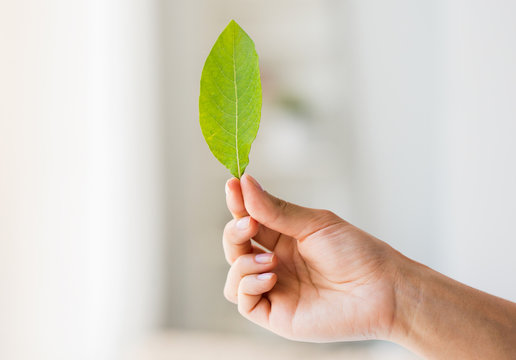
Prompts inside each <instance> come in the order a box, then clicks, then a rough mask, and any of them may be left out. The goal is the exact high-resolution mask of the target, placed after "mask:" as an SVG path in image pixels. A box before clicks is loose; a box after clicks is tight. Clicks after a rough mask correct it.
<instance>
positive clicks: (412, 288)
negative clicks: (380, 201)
mask: <svg viewBox="0 0 516 360" xmlns="http://www.w3.org/2000/svg"><path fill="white" fill-rule="evenodd" d="M226 194H227V196H226V202H227V206H228V209H229V210H230V212H231V213H232V215H233V220H231V221H230V222H229V223H228V224H227V225H226V227H225V229H224V235H223V246H224V253H225V256H226V259H227V261H228V263H229V264H230V265H231V268H230V270H229V272H228V276H227V281H226V284H225V287H224V295H225V297H226V298H227V299H228V300H229V301H231V302H233V303H235V304H237V305H238V311H239V312H240V313H241V314H242V315H243V316H244V317H246V318H247V319H249V320H250V321H252V322H254V323H256V324H258V325H260V326H262V327H264V328H266V329H268V330H270V331H272V332H274V333H276V334H278V335H280V336H282V337H285V338H288V339H291V340H297V341H310V342H330V341H347V340H363V339H384V340H390V341H394V342H397V343H399V344H401V345H403V346H405V347H407V348H409V349H411V350H413V351H414V352H416V353H418V354H420V355H423V356H425V357H429V358H436V359H437V358H442V359H449V358H461V359H462V358H471V359H476V358H478V359H486V358H489V359H498V358H500V359H506V358H507V359H509V358H516V304H514V303H512V302H509V301H506V300H503V299H500V298H497V297H495V296H492V295H489V294H486V293H483V292H481V291H478V290H475V289H472V288H469V287H467V286H465V285H463V284H460V283H458V282H456V281H454V280H452V279H449V278H447V277H445V276H444V275H442V274H439V273H437V272H435V271H433V270H432V269H430V268H428V267H425V266H423V265H421V264H419V263H416V262H414V261H412V260H410V259H408V258H407V257H405V256H403V255H402V254H400V253H399V252H397V251H396V250H394V249H393V248H391V247H390V246H389V245H388V244H386V243H385V242H383V241H381V240H379V239H377V238H375V237H374V236H372V235H370V234H368V233H366V232H364V231H362V230H360V229H359V228H357V227H355V226H353V225H351V224H349V223H348V222H346V221H345V220H343V219H341V218H339V217H338V216H337V215H335V214H333V213H332V212H330V211H327V210H318V209H310V208H305V207H301V206H297V205H294V204H291V203H288V202H286V201H283V200H281V199H278V198H276V197H274V196H272V195H270V194H268V193H267V192H266V191H263V190H262V188H261V186H260V185H259V184H258V182H257V181H256V180H255V179H254V178H252V177H251V176H250V175H247V174H245V175H244V176H243V177H242V178H241V180H238V179H235V178H233V179H230V180H228V182H227V183H226ZM251 239H253V241H251ZM264 249H266V250H264Z"/></svg>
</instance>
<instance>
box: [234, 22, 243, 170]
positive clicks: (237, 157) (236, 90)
mask: <svg viewBox="0 0 516 360" xmlns="http://www.w3.org/2000/svg"><path fill="white" fill-rule="evenodd" d="M235 41H236V26H234V25H233V83H234V86H235V151H236V160H237V169H238V178H240V177H241V176H242V173H241V172H240V159H239V156H238V87H237V86H238V85H237V77H236V57H235Z"/></svg>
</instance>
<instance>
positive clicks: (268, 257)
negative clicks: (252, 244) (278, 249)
mask: <svg viewBox="0 0 516 360" xmlns="http://www.w3.org/2000/svg"><path fill="white" fill-rule="evenodd" d="M273 256H274V254H272V253H263V254H258V255H256V256H255V257H254V261H256V262H257V263H258V264H270V263H271V262H272V257H273Z"/></svg>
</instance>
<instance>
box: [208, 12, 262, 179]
mask: <svg viewBox="0 0 516 360" xmlns="http://www.w3.org/2000/svg"><path fill="white" fill-rule="evenodd" d="M261 108H262V86H261V83H260V68H259V66H258V54H257V53H256V50H255V48H254V42H253V40H251V38H250V37H249V36H248V35H247V34H246V33H245V31H244V30H242V28H241V27H240V26H239V25H238V24H237V23H236V22H235V21H233V20H232V21H231V22H230V23H229V25H228V26H227V27H226V28H225V29H224V31H223V32H222V34H220V36H219V38H218V39H217V41H216V42H215V45H213V48H212V49H211V52H210V54H209V55H208V58H207V59H206V63H205V64H204V68H203V70H202V76H201V94H200V96H199V122H200V124H201V129H202V133H203V135H204V139H206V142H207V143H208V146H209V147H210V150H211V152H212V153H213V155H215V157H216V158H217V159H218V160H219V161H220V162H221V163H222V164H223V165H224V166H226V167H227V168H228V169H229V171H230V172H231V174H233V176H235V177H237V178H240V177H241V176H242V174H243V173H244V171H245V168H246V167H247V165H248V164H249V151H250V150H251V144H252V142H253V140H254V139H255V137H256V133H257V132H258V127H259V125H260V114H261Z"/></svg>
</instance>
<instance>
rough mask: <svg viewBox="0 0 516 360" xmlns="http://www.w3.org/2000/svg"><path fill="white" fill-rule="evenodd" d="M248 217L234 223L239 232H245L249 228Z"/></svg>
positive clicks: (249, 218)
mask: <svg viewBox="0 0 516 360" xmlns="http://www.w3.org/2000/svg"><path fill="white" fill-rule="evenodd" d="M250 220H251V217H250V216H246V217H243V218H241V219H239V220H238V221H237V222H236V227H237V229H239V230H245V229H247V228H248V227H249V221H250Z"/></svg>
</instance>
